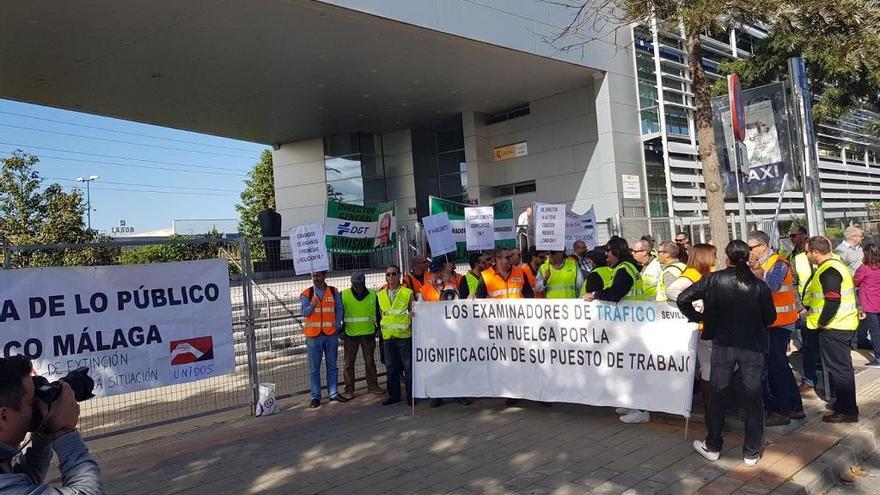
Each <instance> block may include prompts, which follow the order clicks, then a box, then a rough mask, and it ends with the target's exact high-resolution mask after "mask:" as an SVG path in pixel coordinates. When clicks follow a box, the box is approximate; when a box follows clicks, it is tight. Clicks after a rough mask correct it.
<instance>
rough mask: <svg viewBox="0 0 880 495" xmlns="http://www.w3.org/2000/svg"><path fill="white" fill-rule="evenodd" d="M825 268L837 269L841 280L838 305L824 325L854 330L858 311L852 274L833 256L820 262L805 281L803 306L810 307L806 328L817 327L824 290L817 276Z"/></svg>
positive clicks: (857, 321) (823, 302)
mask: <svg viewBox="0 0 880 495" xmlns="http://www.w3.org/2000/svg"><path fill="white" fill-rule="evenodd" d="M826 270H837V271H838V273H840V276H841V278H843V282H841V284H840V307H839V308H838V309H837V313H835V315H834V317H833V318H831V321H830V322H829V323H828V324H827V325H825V326H826V327H827V328H833V329H834V330H847V331H855V330H856V329H857V328H858V326H859V311H858V308H857V307H856V291H855V285H854V284H853V279H852V275H850V273H849V268H847V267H846V265H844V264H843V262H841V261H840V260H836V259H833V258H832V259H829V260H826V261H824V262H822V264H821V265H819V268H817V269H816V271H815V273H813V276H812V277H811V278H810V281H809V282H807V288H806V290H805V291H804V306H807V307H808V308H810V309H809V313H807V328H809V329H810V330H816V329H818V328H819V316H820V315H821V314H822V308H823V307H824V306H825V291H824V290H823V289H822V282H821V280H820V279H819V278H820V276H821V275H822V273H824V272H825V271H826Z"/></svg>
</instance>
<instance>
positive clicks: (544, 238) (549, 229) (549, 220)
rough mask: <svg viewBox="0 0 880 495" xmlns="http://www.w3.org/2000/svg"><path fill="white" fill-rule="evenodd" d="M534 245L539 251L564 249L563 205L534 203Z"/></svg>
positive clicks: (564, 219)
mask: <svg viewBox="0 0 880 495" xmlns="http://www.w3.org/2000/svg"><path fill="white" fill-rule="evenodd" d="M534 210H535V247H536V248H538V249H539V250H541V251H562V250H564V249H565V221H566V217H565V205H550V204H546V203H535V208H534Z"/></svg>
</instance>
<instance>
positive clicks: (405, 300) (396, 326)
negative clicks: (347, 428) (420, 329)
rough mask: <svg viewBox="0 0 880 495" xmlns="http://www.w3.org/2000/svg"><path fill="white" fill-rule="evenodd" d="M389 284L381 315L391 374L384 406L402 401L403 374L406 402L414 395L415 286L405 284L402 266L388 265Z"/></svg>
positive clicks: (381, 294)
mask: <svg viewBox="0 0 880 495" xmlns="http://www.w3.org/2000/svg"><path fill="white" fill-rule="evenodd" d="M385 282H386V286H385V287H384V288H382V290H380V291H379V294H377V295H376V299H377V300H378V302H379V311H380V316H381V319H380V320H379V329H380V330H381V331H382V341H383V346H384V347H385V370H386V375H387V377H388V383H387V386H386V388H387V391H388V398H386V399H385V400H383V401H382V405H383V406H387V405H390V404H395V403H397V402H400V375H401V373H402V374H403V378H404V381H405V385H406V404H407V405H409V406H411V405H412V403H413V402H412V401H413V396H412V318H411V313H412V302H413V291H412V289H410V288H408V287H406V286H404V285H401V283H400V267H398V266H397V265H389V266H388V267H387V268H385Z"/></svg>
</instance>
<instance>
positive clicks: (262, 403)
mask: <svg viewBox="0 0 880 495" xmlns="http://www.w3.org/2000/svg"><path fill="white" fill-rule="evenodd" d="M277 412H278V402H276V401H275V384H274V383H261V384H260V400H259V401H258V402H257V416H270V415H272V414H275V413H277Z"/></svg>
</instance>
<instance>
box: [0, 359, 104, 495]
mask: <svg viewBox="0 0 880 495" xmlns="http://www.w3.org/2000/svg"><path fill="white" fill-rule="evenodd" d="M31 371H32V365H31V361H30V360H29V359H27V358H25V357H24V356H14V357H11V358H7V359H2V358H0V493H3V494H4V495H25V494H27V495H96V494H104V493H105V491H104V484H103V482H102V481H101V469H100V468H99V467H98V463H97V462H95V461H94V460H93V459H92V457H91V456H90V455H89V450H88V449H87V448H86V445H85V443H84V442H83V439H82V437H81V436H80V435H79V433H78V432H77V431H76V424H77V423H78V422H79V404H77V403H76V400H75V399H74V397H73V391H72V390H71V389H70V386H69V385H67V384H66V383H64V382H62V384H61V385H62V391H61V395H60V396H59V397H58V399H57V400H56V401H55V402H53V403H52V407H51V409H50V408H49V406H48V405H46V404H45V403H44V402H43V401H41V400H40V399H37V398H35V397H34V382H33V379H32V378H31ZM34 408H38V409H39V411H40V412H41V416H42V417H43V418H45V419H44V420H43V424H42V428H41V429H40V432H39V433H31V440H30V446H29V447H28V446H23V447H20V444H21V443H22V442H23V441H24V437H25V435H26V434H27V432H28V427H29V426H30V423H31V415H32V414H33V409H34ZM53 450H54V451H55V453H56V454H58V461H59V462H58V463H59V469H60V470H61V479H62V480H63V481H62V483H63V486H62V487H61V488H54V487H51V486H49V485H43V484H42V483H43V481H44V480H45V478H46V472H47V471H48V470H49V461H51V460H52V451H53Z"/></svg>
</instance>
